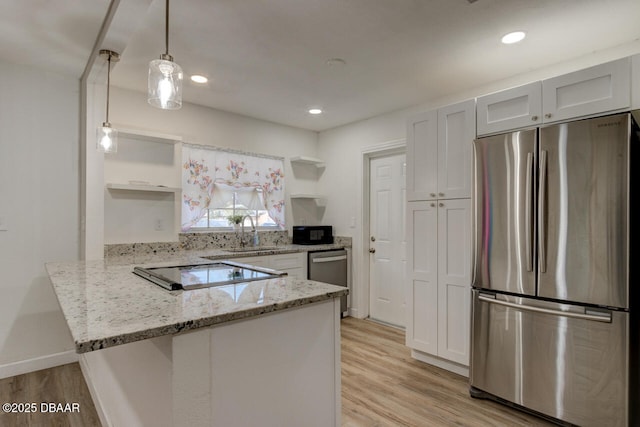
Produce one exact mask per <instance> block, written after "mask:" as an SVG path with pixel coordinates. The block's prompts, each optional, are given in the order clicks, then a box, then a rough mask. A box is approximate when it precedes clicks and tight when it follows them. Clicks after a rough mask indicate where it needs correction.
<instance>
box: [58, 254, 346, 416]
mask: <svg viewBox="0 0 640 427" xmlns="http://www.w3.org/2000/svg"><path fill="white" fill-rule="evenodd" d="M204 256H206V258H204ZM225 257H227V258H228V257H229V253H228V252H226V251H223V250H215V251H210V252H207V253H203V252H199V253H197V254H193V253H188V252H185V253H180V254H173V255H170V256H169V255H164V256H159V257H155V259H154V257H153V256H149V257H147V258H146V259H145V263H144V264H143V265H144V266H147V267H153V266H169V265H189V264H203V263H210V262H212V261H211V260H212V259H224V258H225ZM138 261H139V260H136V261H135V263H134V262H133V259H131V260H130V261H129V263H127V262H126V258H125V257H121V258H120V259H118V260H117V261H110V260H108V259H107V260H96V261H78V262H56V263H48V264H47V265H46V268H47V271H48V274H49V277H50V279H51V283H52V284H53V288H54V290H55V294H56V296H57V298H58V301H59V303H60V306H61V308H62V311H63V314H64V316H65V319H66V321H67V323H68V326H69V329H70V331H71V334H72V336H73V339H74V341H75V344H76V352H77V353H79V354H80V364H81V367H82V370H83V374H84V376H85V378H86V379H87V383H88V386H89V388H90V391H91V393H92V396H93V399H94V403H95V405H96V408H97V410H98V413H99V415H100V418H101V421H102V423H103V425H104V426H105V427H106V426H119V425H126V426H148V425H153V426H187V425H188V426H229V425H261V426H282V425H307V426H313V425H317V426H328V425H335V426H337V425H340V314H341V313H340V297H341V296H343V295H346V294H347V293H348V290H347V289H346V288H344V287H340V286H334V285H330V284H326V283H321V282H315V281H310V280H302V279H299V278H294V277H287V276H284V277H277V278H272V279H266V280H256V281H252V282H245V283H237V284H229V285H225V286H219V287H209V288H202V289H193V290H189V291H168V290H165V289H162V288H161V287H159V286H157V285H155V284H153V283H151V282H149V281H147V280H145V279H143V278H141V277H138V276H136V275H134V274H133V273H132V270H133V267H134V266H135V265H141V264H139V263H138Z"/></svg>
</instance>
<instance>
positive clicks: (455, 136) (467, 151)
mask: <svg viewBox="0 0 640 427" xmlns="http://www.w3.org/2000/svg"><path fill="white" fill-rule="evenodd" d="M475 107H476V105H475V100H473V99H471V100H468V101H464V102H460V103H458V104H454V105H449V106H447V107H444V108H440V109H439V110H438V198H439V199H462V198H467V197H471V170H472V169H473V168H472V166H471V163H472V156H473V139H474V138H475V135H476V120H475Z"/></svg>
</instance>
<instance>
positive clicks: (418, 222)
mask: <svg viewBox="0 0 640 427" xmlns="http://www.w3.org/2000/svg"><path fill="white" fill-rule="evenodd" d="M407 214H408V218H407V233H408V238H407V240H408V241H407V243H408V245H407V247H408V252H409V253H408V256H407V269H408V274H407V277H408V280H407V293H408V295H407V301H408V302H409V304H408V305H407V306H408V310H407V311H408V319H407V329H406V344H407V346H409V347H411V348H412V349H414V350H418V351H420V352H423V353H427V354H428V355H430V356H433V357H435V358H437V359H439V360H442V361H446V362H453V363H454V364H457V365H461V366H464V367H466V366H468V365H469V326H470V297H471V290H470V286H471V200H470V199H441V200H437V201H420V202H409V203H408V209H407ZM440 366H442V367H445V368H446V367H447V365H446V363H445V364H444V365H443V364H440Z"/></svg>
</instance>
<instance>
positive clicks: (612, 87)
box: [476, 58, 640, 136]
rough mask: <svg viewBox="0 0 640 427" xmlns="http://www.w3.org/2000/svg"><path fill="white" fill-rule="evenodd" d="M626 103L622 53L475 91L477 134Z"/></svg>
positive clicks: (626, 66)
mask: <svg viewBox="0 0 640 427" xmlns="http://www.w3.org/2000/svg"><path fill="white" fill-rule="evenodd" d="M635 61H636V63H638V62H640V59H635ZM637 68H639V69H640V64H638V65H637ZM639 85H640V83H639ZM634 90H638V89H635V88H634ZM637 96H638V98H640V94H638V95H637ZM637 103H638V104H640V99H638V101H637ZM630 105H631V58H623V59H619V60H617V61H612V62H607V63H605V64H601V65H596V66H595V67H590V68H586V69H584V70H580V71H576V72H573V73H569V74H564V75H562V76H558V77H553V78H550V79H547V80H543V81H537V82H533V83H529V84H526V85H524V86H518V87H516V88H512V89H507V90H503V91H500V92H496V93H491V94H489V95H485V96H481V97H479V98H478V100H477V110H476V115H477V126H478V136H482V135H488V134H495V133H500V132H504V131H510V130H514V129H521V128H526V127H529V126H535V125H538V124H541V123H553V122H559V121H564V120H569V119H574V118H578V117H587V116H593V115H596V114H600V113H606V112H609V111H619V110H624V109H627V108H629V106H630Z"/></svg>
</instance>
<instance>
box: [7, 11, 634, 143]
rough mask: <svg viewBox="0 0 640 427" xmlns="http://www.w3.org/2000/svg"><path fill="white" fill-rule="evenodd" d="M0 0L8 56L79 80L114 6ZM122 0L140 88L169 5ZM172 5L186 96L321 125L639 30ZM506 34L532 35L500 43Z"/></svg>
mask: <svg viewBox="0 0 640 427" xmlns="http://www.w3.org/2000/svg"><path fill="white" fill-rule="evenodd" d="M0 3H1V4H0V59H3V60H8V61H10V62H17V63H23V64H29V65H35V66H41V67H45V68H47V69H49V70H51V71H53V72H59V73H65V74H71V75H75V76H78V77H79V76H80V75H81V74H82V72H83V70H84V68H85V65H86V63H87V61H88V59H89V57H90V55H91V53H92V50H93V45H94V42H95V40H96V37H97V36H98V33H99V29H100V25H101V24H102V21H103V19H104V16H105V14H106V12H107V9H108V7H109V1H108V0H55V1H51V0H3V1H2V2H0ZM116 3H117V2H116ZM119 3H120V6H119V7H120V8H123V7H127V6H131V4H133V3H135V4H136V5H137V7H138V9H141V10H142V13H141V15H140V16H138V17H136V19H135V20H134V21H135V25H134V26H135V28H128V29H127V31H129V33H130V34H129V35H128V38H127V39H126V42H125V43H124V44H123V46H124V45H126V47H123V48H122V49H121V51H120V53H121V56H122V57H121V61H120V62H119V63H118V64H117V65H116V66H115V67H114V68H113V71H112V74H111V78H112V84H113V85H114V86H119V87H123V88H127V89H132V90H136V91H140V92H145V91H146V86H147V64H148V62H149V61H150V60H151V59H156V58H158V57H159V55H160V54H161V53H163V52H164V49H165V47H164V4H165V3H164V0H120V2H119ZM140 5H142V6H140ZM170 12H171V15H170V44H169V53H170V54H172V55H173V57H174V59H175V61H176V62H177V63H179V64H180V65H181V66H182V68H183V70H184V72H185V74H186V75H190V74H193V73H198V74H204V75H206V76H208V77H209V79H210V82H209V83H208V84H207V85H206V86H197V85H195V84H193V83H191V82H185V85H184V100H185V101H187V102H192V103H195V104H200V105H205V106H209V107H213V108H217V109H221V110H226V111H231V112H235V113H240V114H244V115H247V116H251V117H256V118H259V119H264V120H268V121H272V122H276V123H282V124H286V125H291V126H296V127H300V128H304V129H311V130H317V131H320V130H325V129H329V128H332V127H336V126H339V125H342V124H346V123H350V122H353V121H357V120H361V119H364V118H368V117H371V116H375V115H378V114H381V113H385V112H389V111H393V110H397V109H400V108H404V107H409V106H413V105H417V104H420V103H424V102H427V101H428V100H430V99H437V98H441V97H444V96H446V95H448V94H453V93H459V92H463V91H465V90H470V89H472V88H474V87H479V86H482V85H485V84H488V83H490V82H494V81H497V80H501V79H504V78H507V77H509V76H513V75H517V74H521V73H525V72H528V71H532V70H536V69H539V68H543V67H545V66H548V65H551V64H555V63H559V62H562V61H566V60H569V59H572V58H578V57H581V56H584V55H588V54H590V53H593V52H597V51H600V50H603V49H607V48H611V47H615V46H619V45H623V44H626V43H630V42H633V41H636V40H638V39H639V38H640V1H638V0H477V1H476V2H473V3H469V2H468V0H171V6H170ZM512 30H524V31H526V32H527V34H528V36H527V38H526V39H525V41H524V42H522V43H520V44H518V45H511V46H506V45H502V44H501V43H500V41H499V39H500V37H501V36H502V35H503V34H505V33H507V32H509V31H512ZM114 31H115V30H112V31H111V33H112V34H111V38H112V39H113V37H116V38H117V35H115V36H114V34H113V32H114ZM107 40H109V38H108V39H107ZM101 47H103V48H112V47H111V46H106V45H103V46H101ZM331 58H341V59H343V60H345V61H346V65H345V66H339V65H338V66H336V65H333V66H332V65H329V64H327V60H329V59H331ZM310 107H320V108H322V109H323V110H324V111H325V113H324V114H323V115H321V116H310V115H309V114H308V113H307V110H308V109H309V108H310Z"/></svg>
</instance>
